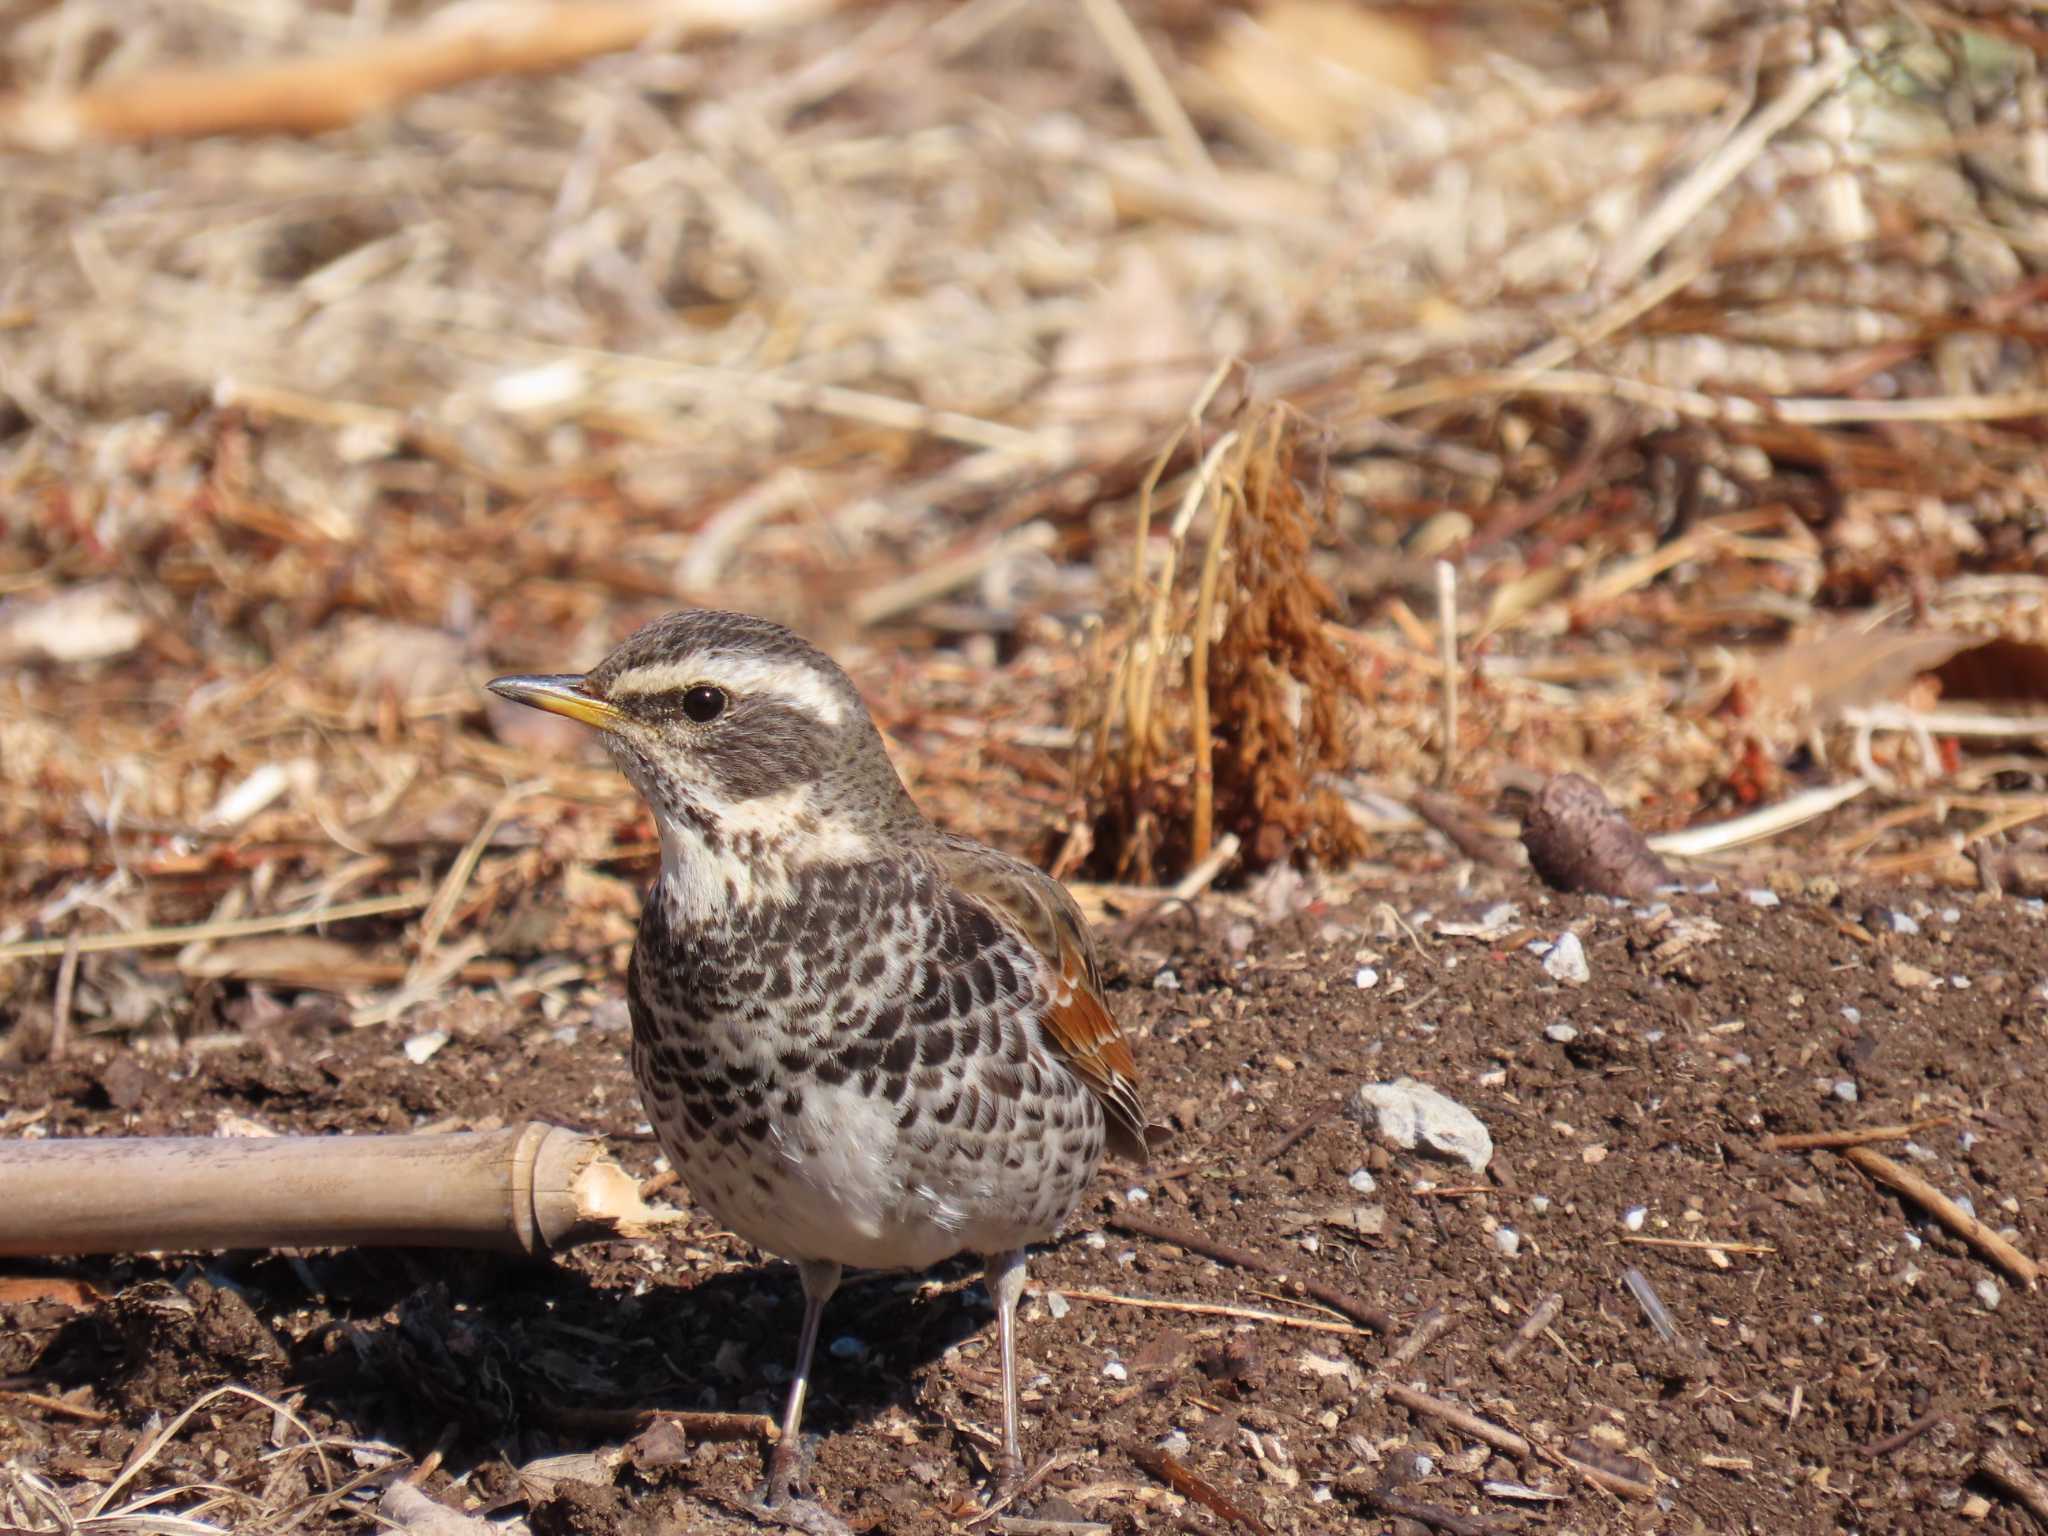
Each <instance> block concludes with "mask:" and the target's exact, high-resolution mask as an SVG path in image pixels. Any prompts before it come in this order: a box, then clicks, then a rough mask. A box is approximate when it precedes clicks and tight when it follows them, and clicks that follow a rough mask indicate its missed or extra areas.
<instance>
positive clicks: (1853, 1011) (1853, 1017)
mask: <svg viewBox="0 0 2048 1536" xmlns="http://www.w3.org/2000/svg"><path fill="white" fill-rule="evenodd" d="M1842 1017H1843V1018H1844V1019H1846V1020H1848V1021H1849V1022H1850V1023H1851V1024H1861V1023H1862V1022H1863V1010H1862V1009H1861V1008H1857V1007H1854V1006H1849V1007H1844V1008H1843V1009H1842Z"/></svg>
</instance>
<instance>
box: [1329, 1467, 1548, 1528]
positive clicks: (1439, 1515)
mask: <svg viewBox="0 0 2048 1536" xmlns="http://www.w3.org/2000/svg"><path fill="white" fill-rule="evenodd" d="M1337 1487H1338V1489H1339V1490H1340V1491H1341V1492H1344V1493H1348V1494H1350V1495H1351V1496H1352V1497H1353V1498H1355V1499H1357V1500H1358V1501H1359V1502H1360V1503H1361V1504H1364V1505H1365V1506H1366V1507H1367V1508H1368V1509H1373V1510H1377V1511H1378V1512H1379V1513H1380V1514H1383V1515H1387V1516H1389V1517H1391V1518H1393V1519H1397V1520H1413V1521H1415V1522H1416V1523H1417V1524H1419V1525H1426V1526H1429V1527H1430V1528H1431V1529H1432V1530H1438V1531H1448V1532H1449V1533H1450V1536H1509V1533H1508V1528H1507V1527H1506V1526H1504V1525H1498V1524H1496V1523H1495V1522H1493V1521H1491V1520H1481V1519H1476V1518H1475V1517H1473V1516H1471V1515H1461V1514H1458V1513H1456V1512H1454V1511H1452V1510H1448V1509H1444V1508H1443V1507H1441V1506H1440V1505H1436V1504H1425V1503H1423V1502H1422V1501H1421V1500H1420V1499H1410V1498H1406V1497H1404V1496H1403V1495H1401V1494H1398V1493H1395V1492H1393V1491H1392V1490H1390V1489H1386V1488H1370V1487H1367V1486H1366V1485H1365V1483H1364V1482H1363V1481H1362V1480H1361V1479H1358V1478H1354V1477H1347V1478H1344V1479H1342V1480H1341V1481H1339V1482H1338V1484H1337Z"/></svg>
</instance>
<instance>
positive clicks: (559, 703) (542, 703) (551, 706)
mask: <svg viewBox="0 0 2048 1536" xmlns="http://www.w3.org/2000/svg"><path fill="white" fill-rule="evenodd" d="M486 686H487V687H488V688H489V689H490V690H491V692H493V693H495V694H496V695H498V697H499V698H501V699H511V700H512V701H513V702H514V703H517V704H531V705H532V706H533V707H534V708H535V709H544V710H546V711H547V712H548V713H549V714H551V715H567V716H568V717H569V718H570V719H571V720H576V721H580V722H581V723H582V724H584V725H594V726H596V727H597V728H598V729H599V730H601V731H604V730H610V729H611V728H612V727H614V726H616V725H617V724H618V723H619V722H620V721H621V720H623V719H624V718H625V716H624V715H622V714H621V713H620V712H619V711H618V710H616V709H614V708H612V706H611V705H609V704H607V703H605V701H604V700H603V699H598V698H593V697H591V695H589V694H587V693H585V692H584V691H583V674H582V673H580V672H562V673H557V674H555V675H553V676H551V677H494V678H492V679H491V681H490V682H489V683H488V684H486Z"/></svg>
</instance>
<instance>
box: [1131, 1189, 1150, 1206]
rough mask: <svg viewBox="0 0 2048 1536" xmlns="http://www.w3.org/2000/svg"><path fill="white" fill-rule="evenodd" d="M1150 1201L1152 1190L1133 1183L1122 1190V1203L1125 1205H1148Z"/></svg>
mask: <svg viewBox="0 0 2048 1536" xmlns="http://www.w3.org/2000/svg"><path fill="white" fill-rule="evenodd" d="M1151 1203H1152V1192H1151V1191H1150V1190H1148V1189H1145V1188H1143V1187H1142V1186H1140V1185H1137V1184H1133V1185H1132V1186H1131V1187H1130V1188H1129V1189H1127V1190H1125V1191H1124V1204H1126V1205H1149V1204H1151Z"/></svg>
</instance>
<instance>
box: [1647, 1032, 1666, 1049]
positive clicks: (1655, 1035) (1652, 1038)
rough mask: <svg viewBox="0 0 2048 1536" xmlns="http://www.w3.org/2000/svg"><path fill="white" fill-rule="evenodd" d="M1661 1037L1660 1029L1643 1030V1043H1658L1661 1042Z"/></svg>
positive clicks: (1662, 1036) (1662, 1033)
mask: <svg viewBox="0 0 2048 1536" xmlns="http://www.w3.org/2000/svg"><path fill="white" fill-rule="evenodd" d="M1663 1039H1664V1031H1663V1030H1661V1029H1647V1030H1644V1031H1643V1044H1645V1045H1658V1044H1661V1043H1662V1042H1663Z"/></svg>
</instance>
